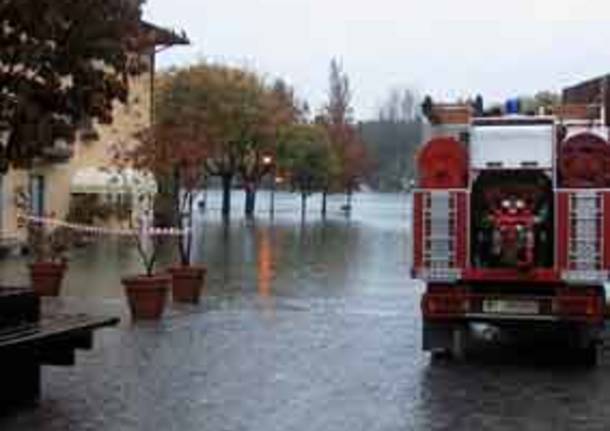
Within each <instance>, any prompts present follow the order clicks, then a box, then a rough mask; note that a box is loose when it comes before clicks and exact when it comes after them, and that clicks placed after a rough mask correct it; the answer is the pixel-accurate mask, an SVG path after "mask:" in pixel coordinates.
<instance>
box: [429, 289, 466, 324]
mask: <svg viewBox="0 0 610 431" xmlns="http://www.w3.org/2000/svg"><path fill="white" fill-rule="evenodd" d="M469 310H470V301H469V300H468V298H466V297H465V296H463V295H460V294H453V293H430V294H426V295H424V297H423V299H422V313H423V315H424V316H425V317H431V318H450V317H459V316H462V315H464V314H466V313H468V311H469Z"/></svg>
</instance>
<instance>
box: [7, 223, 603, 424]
mask: <svg viewBox="0 0 610 431" xmlns="http://www.w3.org/2000/svg"><path fill="white" fill-rule="evenodd" d="M397 223H398V222H397ZM396 226H399V225H398V224H394V223H380V224H379V225H370V224H369V225H362V224H360V223H359V222H358V221H357V220H356V221H354V222H352V224H350V225H349V226H346V225H342V224H339V225H337V226H335V227H333V228H332V229H333V230H332V231H328V232H327V235H328V236H327V237H326V238H325V239H324V240H323V241H322V240H321V238H322V236H323V233H321V232H323V230H322V231H321V230H319V229H320V228H319V227H315V226H311V227H310V229H309V230H308V231H307V232H308V233H307V234H306V235H305V236H304V237H303V236H301V237H300V238H301V239H300V240H297V239H295V237H293V233H294V232H293V231H291V230H290V229H288V228H286V229H280V228H278V230H277V231H276V232H275V233H274V234H272V235H271V236H270V237H268V238H267V239H265V238H266V236H265V235H266V234H265V233H264V232H265V230H266V229H267V228H266V227H265V226H263V227H260V226H259V228H257V229H258V230H257V233H256V234H254V235H253V236H251V237H249V238H250V239H248V237H245V239H244V237H243V235H242V234H243V232H241V233H240V232H238V231H239V230H240V229H245V228H244V227H243V226H238V227H236V229H237V230H238V231H236V232H233V233H232V234H231V236H230V238H229V239H228V243H227V244H233V241H235V243H236V244H239V247H238V248H235V249H233V251H232V252H231V253H230V256H231V257H230V259H231V260H232V263H231V264H230V265H229V266H226V265H225V266H220V264H221V263H222V262H223V261H225V260H226V259H227V256H228V254H224V255H223V253H224V252H223V249H222V248H221V249H220V250H219V251H218V254H216V255H214V256H210V255H208V257H209V262H211V263H212V266H211V274H210V276H211V279H210V283H209V284H210V286H211V289H210V291H208V292H207V293H206V296H205V300H204V301H203V303H202V305H201V306H198V307H188V306H172V308H171V310H170V312H169V313H168V315H167V317H166V319H165V320H164V321H163V322H161V323H160V324H138V325H131V324H130V323H129V322H128V319H127V318H126V310H125V307H124V302H123V300H122V299H120V298H117V299H102V298H95V297H94V298H89V299H82V298H81V299H74V298H65V299H62V300H59V301H49V302H48V303H46V304H45V310H46V312H57V311H70V312H72V311H80V310H86V311H94V312H96V313H102V314H104V313H110V314H118V315H122V316H123V317H124V322H123V323H122V325H121V326H120V327H119V328H116V329H106V330H103V331H101V332H99V333H97V336H96V346H95V349H94V350H92V351H87V352H80V353H79V354H78V358H77V365H76V366H75V367H73V368H53V367H50V368H45V369H44V373H43V398H42V400H41V402H40V405H39V406H38V407H37V408H35V409H26V410H22V411H19V412H14V413H12V414H10V415H8V416H5V417H4V418H2V419H0V430H2V431H28V430H49V431H59V430H62V431H63V430H74V431H77V430H78V431H80V430H126V431H129V430H151V429H156V430H213V431H222V430H227V431H240V430H257V431H258V430H260V431H274V430H278V431H290V430H324V431H326V430H328V431H334V430H341V431H342V430H346V431H347V430H350V431H351V430H366V431H372V430H384V431H385V430H387V431H393V430H396V431H403V430H520V431H525V430H605V429H608V428H610V407H609V406H610V368H607V367H602V368H599V369H596V370H588V369H586V368H584V367H581V366H578V365H574V364H571V363H570V362H569V361H564V360H563V359H564V357H563V356H564V353H563V352H560V353H558V354H549V353H547V352H546V351H545V348H544V347H540V348H539V349H538V350H539V351H527V352H518V353H515V351H514V350H512V349H510V348H505V347H494V346H487V347H485V346H482V347H479V349H480V351H479V352H475V353H476V354H475V355H473V359H470V360H468V361H466V362H463V363H457V362H449V361H446V362H443V361H434V362H432V361H431V360H430V358H429V357H428V356H427V355H425V354H424V353H422V352H421V351H420V320H419V311H418V300H419V293H420V292H419V288H420V287H419V286H418V285H417V284H416V283H415V282H413V281H412V280H409V279H408V263H405V260H406V259H407V258H408V256H407V254H406V253H407V252H406V250H408V247H407V245H408V233H407V232H406V231H402V230H401V229H399V228H397V227H396ZM260 229H262V230H260ZM291 232H293V233H291ZM218 235H219V238H220V237H222V236H223V235H226V232H225V233H224V234H222V233H218ZM294 235H296V234H294ZM208 238H209V239H208V244H207V246H206V247H208V248H211V249H217V248H218V247H219V245H218V243H215V242H214V236H213V235H212V234H210V235H209V236H208ZM225 240H226V237H225ZM248 241H250V243H248ZM266 241H268V242H269V244H267V246H265V242H266ZM278 241H280V244H278ZM244 243H245V245H244ZM269 245H271V247H270V248H269V247H268V246H269ZM280 245H281V246H280ZM238 249H239V250H241V252H238V251H237V250H238ZM253 250H254V251H253ZM269 253H271V255H272V256H269V255H268V254H269ZM280 253H281V256H280V255H279V254H280ZM265 256H266V257H265ZM267 260H269V262H267ZM290 262H295V263H294V264H291V263H290ZM346 262H352V264H351V265H349V266H347V265H346ZM214 265H216V268H215V267H214ZM352 265H353V266H352ZM74 276H75V277H78V276H79V275H78V274H75V275H74ZM83 296H84V295H83ZM541 346H542V344H541Z"/></svg>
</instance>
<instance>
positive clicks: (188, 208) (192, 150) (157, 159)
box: [130, 122, 207, 304]
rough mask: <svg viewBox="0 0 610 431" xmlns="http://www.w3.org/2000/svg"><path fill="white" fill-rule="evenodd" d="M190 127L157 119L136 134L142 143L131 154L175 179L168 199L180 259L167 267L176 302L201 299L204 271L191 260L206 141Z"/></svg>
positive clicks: (196, 301)
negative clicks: (178, 232) (175, 223)
mask: <svg viewBox="0 0 610 431" xmlns="http://www.w3.org/2000/svg"><path fill="white" fill-rule="evenodd" d="M193 130H197V129H193V128H192V127H191V125H190V124H186V125H185V124H182V123H179V124H178V125H176V124H173V122H170V123H169V124H164V123H163V122H160V123H158V124H157V125H156V126H154V127H152V128H150V129H148V130H145V131H144V132H142V133H140V134H139V135H138V138H139V139H140V141H141V142H142V144H143V145H140V146H139V147H138V148H137V149H136V151H135V152H133V153H132V154H131V155H130V156H131V160H133V161H135V162H136V166H139V167H144V168H146V169H148V170H150V171H152V172H155V173H156V174H157V175H158V176H161V177H166V178H167V177H170V178H172V179H173V181H174V186H175V191H176V193H174V194H173V196H172V199H171V200H172V207H173V208H172V210H173V211H171V212H173V213H174V216H175V218H177V219H178V223H179V225H180V228H181V231H182V235H181V236H179V237H178V250H179V255H180V261H179V263H177V264H176V265H174V266H172V267H171V268H169V270H168V273H169V275H170V276H171V281H172V283H171V285H172V296H173V299H174V301H175V302H186V303H195V304H196V303H198V302H199V301H200V298H201V293H202V291H203V287H204V282H205V276H206V273H207V270H206V268H205V267H204V266H201V265H193V263H192V262H191V248H192V242H193V238H192V227H193V201H194V197H195V193H196V191H197V190H198V189H199V188H200V186H201V185H202V183H203V179H204V169H203V167H204V165H205V161H206V157H207V150H206V148H207V147H206V144H207V142H206V141H205V139H204V140H203V141H202V139H203V138H202V135H201V134H200V133H195V134H193V133H192V132H193ZM168 222H169V221H168ZM167 224H169V223H167Z"/></svg>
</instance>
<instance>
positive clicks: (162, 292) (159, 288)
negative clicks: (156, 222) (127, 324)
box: [122, 218, 170, 320]
mask: <svg viewBox="0 0 610 431" xmlns="http://www.w3.org/2000/svg"><path fill="white" fill-rule="evenodd" d="M134 238H135V244H136V249H137V251H138V255H139V256H140V260H141V261H142V264H143V266H144V268H145V270H146V272H145V273H144V274H140V275H135V276H129V277H124V278H123V279H122V283H123V286H124V288H125V294H126V296H127V300H128V303H129V309H130V311H131V315H132V317H133V319H134V320H158V319H160V318H161V317H162V316H163V312H164V310H165V305H166V303H167V297H168V294H169V283H170V278H169V277H168V276H167V275H165V274H156V273H155V271H154V270H155V264H156V260H157V249H158V245H157V244H156V239H155V238H154V237H153V236H152V235H151V234H150V233H149V231H148V226H147V223H146V221H145V220H144V218H143V220H142V222H141V223H140V227H139V232H138V233H134Z"/></svg>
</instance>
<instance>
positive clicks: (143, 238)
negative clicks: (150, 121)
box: [111, 143, 170, 320]
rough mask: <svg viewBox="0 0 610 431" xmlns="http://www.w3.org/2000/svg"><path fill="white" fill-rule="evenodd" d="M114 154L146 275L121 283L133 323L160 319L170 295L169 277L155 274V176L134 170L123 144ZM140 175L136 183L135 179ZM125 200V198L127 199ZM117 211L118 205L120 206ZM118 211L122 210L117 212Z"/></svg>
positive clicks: (131, 155) (129, 278)
mask: <svg viewBox="0 0 610 431" xmlns="http://www.w3.org/2000/svg"><path fill="white" fill-rule="evenodd" d="M111 155H112V159H113V164H114V168H115V170H116V174H117V181H119V182H120V183H121V184H119V187H118V189H119V190H121V193H123V194H125V197H129V199H130V211H129V215H128V216H127V217H126V218H127V223H128V229H129V231H130V234H131V237H132V238H133V240H134V243H135V247H136V250H137V252H138V256H139V257H140V261H141V263H142V266H143V267H144V270H145V273H144V274H139V275H135V276H128V277H124V278H123V279H122V280H121V281H122V283H123V286H124V288H125V294H126V296H127V301H128V303H129V309H130V311H131V315H132V318H133V319H134V320H158V319H160V318H161V317H162V316H163V312H164V311H165V305H166V303H167V297H168V294H169V283H170V277H169V276H168V275H166V274H158V273H155V265H156V263H157V251H158V249H159V247H158V246H159V244H158V241H157V240H158V237H156V236H154V235H153V234H152V233H151V227H152V226H151V219H152V210H151V207H152V195H153V194H154V191H153V190H151V187H150V183H151V182H153V181H152V180H153V179H152V174H150V173H147V172H145V171H144V170H141V171H135V170H134V169H133V168H132V166H134V159H133V151H132V150H128V149H126V146H125V145H123V144H122V143H119V144H117V145H114V146H112V147H111ZM134 176H137V177H138V179H137V181H135V180H134V178H133V177H134ZM124 200H125V199H124ZM117 208H118V206H117ZM117 212H119V210H118V209H117Z"/></svg>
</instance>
